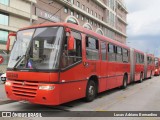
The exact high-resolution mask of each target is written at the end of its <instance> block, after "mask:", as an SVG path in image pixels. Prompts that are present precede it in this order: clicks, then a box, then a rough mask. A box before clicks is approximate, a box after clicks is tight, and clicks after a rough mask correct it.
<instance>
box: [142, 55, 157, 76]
mask: <svg viewBox="0 0 160 120" xmlns="http://www.w3.org/2000/svg"><path fill="white" fill-rule="evenodd" d="M144 61H145V68H144V69H145V70H144V71H145V72H144V78H151V77H152V75H154V69H155V65H154V55H152V54H146V53H145V56H144Z"/></svg>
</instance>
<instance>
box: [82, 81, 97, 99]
mask: <svg viewBox="0 0 160 120" xmlns="http://www.w3.org/2000/svg"><path fill="white" fill-rule="evenodd" d="M96 94H97V86H96V83H95V82H94V81H93V80H90V81H89V82H88V84H87V89H86V98H85V99H86V101H87V102H91V101H93V100H94V99H95V97H96Z"/></svg>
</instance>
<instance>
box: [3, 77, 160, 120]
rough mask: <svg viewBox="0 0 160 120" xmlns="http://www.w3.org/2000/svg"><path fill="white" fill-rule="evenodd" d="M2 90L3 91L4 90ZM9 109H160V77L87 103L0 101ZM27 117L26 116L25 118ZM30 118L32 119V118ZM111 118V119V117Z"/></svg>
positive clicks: (81, 101)
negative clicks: (58, 103) (46, 104)
mask: <svg viewBox="0 0 160 120" xmlns="http://www.w3.org/2000/svg"><path fill="white" fill-rule="evenodd" d="M2 86H3V85H1V87H0V89H3V87H2ZM1 92H3V90H2V91H1ZM0 95H2V94H0ZM3 97H4V95H3ZM0 98H2V97H0ZM8 110H9V111H35V112H36V111H39V110H42V111H52V112H53V114H54V111H57V110H58V111H160V77H154V78H152V79H149V80H145V81H143V82H142V83H134V84H131V85H129V86H128V87H127V89H125V90H122V89H119V88H117V89H114V90H110V91H107V92H104V93H101V94H99V95H98V97H97V99H95V100H94V101H93V102H89V103H86V102H84V101H83V100H76V101H73V102H70V103H67V104H64V105H61V106H55V107H50V106H42V105H34V104H30V103H24V102H22V101H21V102H13V103H3V104H1V102H0V111H8ZM25 119H27V118H24V119H23V120H25ZM43 119H44V118H43ZM43 119H42V120H43ZM47 119H49V118H47ZM50 119H51V118H50ZM54 119H60V118H54ZM67 119H74V118H67ZM78 119H80V118H78ZM87 119H89V118H87ZM104 119H106V118H104ZM126 119H127V118H125V119H122V118H119V119H116V118H115V119H114V118H113V120H126ZM129 119H131V118H129ZM137 119H138V120H147V118H146V119H145V118H137ZM159 119H160V118H154V119H152V118H149V120H159ZM16 120H19V119H16ZM30 120H32V119H31V118H30ZM39 120H41V119H39ZM109 120H111V118H109ZM132 120H133V119H132Z"/></svg>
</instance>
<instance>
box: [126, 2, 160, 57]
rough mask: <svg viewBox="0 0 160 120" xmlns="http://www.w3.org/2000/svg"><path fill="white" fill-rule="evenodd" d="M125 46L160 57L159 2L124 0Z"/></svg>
mask: <svg viewBox="0 0 160 120" xmlns="http://www.w3.org/2000/svg"><path fill="white" fill-rule="evenodd" d="M125 4H126V7H127V10H128V12H129V14H128V17H127V22H128V27H127V36H128V38H127V44H128V45H129V46H131V47H134V48H136V49H139V50H142V51H144V52H149V53H155V55H156V56H159V57H160V0H125Z"/></svg>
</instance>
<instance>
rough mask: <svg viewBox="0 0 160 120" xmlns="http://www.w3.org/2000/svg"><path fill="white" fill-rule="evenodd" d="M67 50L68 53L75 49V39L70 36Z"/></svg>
mask: <svg viewBox="0 0 160 120" xmlns="http://www.w3.org/2000/svg"><path fill="white" fill-rule="evenodd" d="M67 49H68V50H69V51H70V50H74V49H75V39H74V37H73V36H72V35H69V36H68V48H67Z"/></svg>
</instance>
